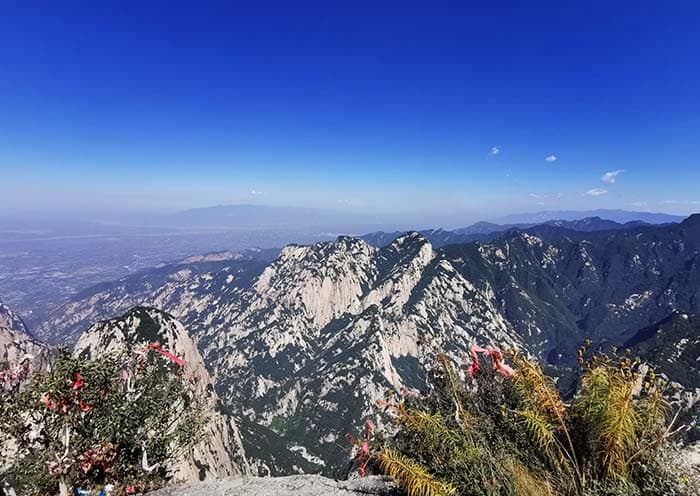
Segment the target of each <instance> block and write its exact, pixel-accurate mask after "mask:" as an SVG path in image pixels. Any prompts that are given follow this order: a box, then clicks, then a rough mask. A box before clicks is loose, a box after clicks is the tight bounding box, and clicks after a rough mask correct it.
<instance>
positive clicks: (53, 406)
mask: <svg viewBox="0 0 700 496" xmlns="http://www.w3.org/2000/svg"><path fill="white" fill-rule="evenodd" d="M0 408H1V409H2V411H0V430H1V433H0V435H2V436H3V439H2V441H3V445H4V446H5V447H8V446H13V445H14V446H16V449H15V450H9V451H7V450H6V452H5V453H4V456H5V458H6V459H5V460H3V466H5V467H6V469H5V470H4V473H3V474H2V478H3V479H5V480H8V481H11V483H12V485H13V486H14V487H15V489H16V490H17V492H18V494H23V495H37V496H38V495H42V496H43V495H47V494H57V493H58V491H59V483H63V484H65V486H66V487H67V488H68V489H71V488H83V489H85V488H91V489H94V488H97V487H100V486H101V485H104V484H113V485H114V486H115V488H116V491H115V493H113V494H124V490H125V488H126V487H127V486H134V488H136V489H137V490H139V489H140V490H146V489H153V488H157V487H160V486H162V485H163V484H164V483H165V482H166V481H167V480H168V478H169V477H170V476H171V474H170V473H169V471H168V467H169V464H170V463H171V462H172V461H173V460H175V459H176V458H177V457H178V456H179V455H180V454H181V453H182V452H183V451H184V450H187V449H188V447H189V446H190V445H191V443H193V441H195V440H196V438H197V436H198V434H199V432H200V431H201V428H202V426H203V422H204V419H203V417H202V409H201V406H200V404H199V403H198V401H197V399H196V398H195V397H194V394H193V385H192V384H191V383H190V381H189V380H188V379H187V377H186V376H185V375H184V371H183V369H182V368H181V367H179V366H177V365H176V364H174V363H172V362H171V361H169V360H167V359H164V358H163V357H162V356H161V355H159V354H157V353H154V352H146V353H145V354H144V355H141V356H139V355H128V354H115V355H107V356H103V357H100V358H97V359H94V360H83V359H79V358H76V357H74V356H72V355H71V354H70V353H68V352H67V351H65V350H63V351H60V352H59V354H58V356H57V358H56V360H55V362H54V363H53V365H52V367H51V371H50V372H48V373H45V374H40V375H37V376H35V377H34V378H33V379H32V380H31V382H30V383H29V384H28V385H27V386H26V387H24V388H21V389H18V390H17V389H16V390H13V391H5V392H3V393H2V395H1V396H0ZM144 453H145V455H144Z"/></svg>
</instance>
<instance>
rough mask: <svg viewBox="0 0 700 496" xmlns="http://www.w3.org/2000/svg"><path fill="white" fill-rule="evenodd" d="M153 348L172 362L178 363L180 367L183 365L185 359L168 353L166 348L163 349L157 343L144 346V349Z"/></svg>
mask: <svg viewBox="0 0 700 496" xmlns="http://www.w3.org/2000/svg"><path fill="white" fill-rule="evenodd" d="M149 350H153V351H155V352H158V353H160V354H161V355H163V356H164V357H165V358H167V359H168V360H170V361H171V362H173V363H176V364H178V365H179V366H180V367H182V366H184V365H185V361H184V360H183V359H182V358H180V357H179V356H176V355H173V354H172V353H170V352H169V351H168V350H164V349H163V348H161V347H160V345H159V344H158V343H151V344H149V345H148V346H146V351H149Z"/></svg>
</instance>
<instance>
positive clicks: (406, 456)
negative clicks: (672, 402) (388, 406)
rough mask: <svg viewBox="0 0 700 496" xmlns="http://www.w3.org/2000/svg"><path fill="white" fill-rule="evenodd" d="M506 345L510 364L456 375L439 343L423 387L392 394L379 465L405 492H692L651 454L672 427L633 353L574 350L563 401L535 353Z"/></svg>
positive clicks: (660, 449) (659, 392)
mask: <svg viewBox="0 0 700 496" xmlns="http://www.w3.org/2000/svg"><path fill="white" fill-rule="evenodd" d="M499 356H500V355H499ZM507 356H508V357H509V358H510V360H512V362H513V364H514V365H515V367H514V368H515V372H514V374H508V376H507V377H506V376H503V375H502V374H497V373H495V372H494V369H493V368H490V367H480V368H478V372H477V373H475V374H473V377H466V378H460V375H459V373H458V370H457V368H456V367H455V366H454V365H453V364H452V363H450V361H449V360H448V359H447V358H446V357H445V356H444V355H439V360H438V364H439V366H438V367H437V368H436V369H435V370H433V371H432V372H431V373H430V374H429V388H428V390H427V392H426V394H425V395H423V396H419V397H413V396H411V397H407V398H405V399H404V400H403V401H401V402H399V403H398V404H396V405H394V408H393V410H392V411H393V413H394V421H395V422H396V426H397V428H398V433H397V434H396V435H395V436H393V437H392V438H391V439H390V440H389V441H388V442H387V443H386V445H385V447H384V449H383V450H382V451H381V452H380V453H379V454H378V455H376V457H375V461H376V462H377V467H378V468H379V470H380V471H381V472H383V473H385V474H388V475H391V476H393V477H395V478H396V479H397V480H398V481H399V482H400V483H401V484H402V485H403V486H404V487H405V488H406V490H407V491H408V494H409V495H410V496H414V495H420V496H423V495H432V494H456V495H460V496H496V495H513V496H530V495H537V494H542V495H555V494H556V495H560V496H583V495H586V496H588V495H592V494H605V495H628V494H629V495H633V494H634V495H637V494H645V495H646V494H649V495H661V494H679V495H681V494H698V492H697V488H693V487H691V486H689V485H687V484H689V483H688V482H683V480H684V479H682V478H681V477H679V476H678V475H677V474H678V473H680V469H679V468H678V467H675V468H673V469H672V470H667V469H662V467H661V465H660V463H659V461H660V460H661V459H662V458H667V457H664V456H663V455H664V454H665V450H667V449H670V448H671V447H670V445H669V443H668V441H669V439H670V437H671V436H672V435H673V433H674V432H676V431H675V430H673V428H672V427H673V422H670V423H669V422H668V420H667V418H666V414H667V404H666V402H665V401H664V397H663V384H662V383H660V382H659V381H658V380H657V379H656V378H655V377H654V376H653V373H650V372H648V370H647V369H646V368H645V367H643V366H641V364H640V363H638V362H633V361H632V360H631V359H630V358H629V356H625V357H618V356H615V355H613V356H611V357H609V356H606V355H594V356H592V357H590V358H588V359H585V350H581V351H580V356H581V364H582V372H581V375H580V382H579V387H578V388H577V392H576V394H575V396H574V397H573V398H572V399H571V401H569V402H567V401H564V399H563V398H562V396H561V395H560V393H559V391H558V390H557V388H556V386H555V382H554V380H553V379H552V378H550V377H548V376H547V375H545V373H544V371H543V369H542V367H541V366H540V364H538V363H537V362H535V361H533V360H530V359H528V358H526V357H523V356H521V355H519V354H517V353H509V354H507ZM674 472H676V474H675V475H674ZM684 484H686V485H685V486H684ZM660 488H661V489H660Z"/></svg>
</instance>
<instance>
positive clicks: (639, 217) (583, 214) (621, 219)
mask: <svg viewBox="0 0 700 496" xmlns="http://www.w3.org/2000/svg"><path fill="white" fill-rule="evenodd" d="M587 217H600V218H601V219H606V220H612V221H614V222H618V223H621V224H625V223H627V222H634V221H641V222H645V223H647V224H665V223H669V222H681V221H682V220H683V219H684V218H685V217H684V216H682V215H671V214H665V213H653V212H631V211H628V210H609V209H599V210H586V211H580V210H544V211H541V212H536V213H523V214H511V215H506V216H505V217H500V218H498V219H494V220H493V222H495V223H498V224H542V223H544V222H547V221H551V220H579V219H583V218H587Z"/></svg>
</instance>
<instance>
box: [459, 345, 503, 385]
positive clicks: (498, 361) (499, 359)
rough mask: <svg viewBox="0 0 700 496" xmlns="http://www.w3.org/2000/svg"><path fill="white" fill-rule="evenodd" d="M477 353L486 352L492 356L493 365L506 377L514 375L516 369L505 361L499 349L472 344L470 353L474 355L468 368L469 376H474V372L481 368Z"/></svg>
mask: <svg viewBox="0 0 700 496" xmlns="http://www.w3.org/2000/svg"><path fill="white" fill-rule="evenodd" d="M477 353H484V354H486V355H488V356H489V357H491V361H492V362H493V367H494V368H495V369H496V372H498V373H499V374H501V375H502V376H503V377H505V378H506V379H510V378H511V377H513V374H514V373H515V371H514V370H513V369H512V368H511V367H509V366H508V365H506V364H505V363H503V354H502V353H501V352H500V351H499V350H495V349H493V348H482V347H480V346H472V347H471V348H469V355H470V356H471V357H472V363H471V365H469V368H468V369H467V374H469V377H474V374H475V373H476V372H477V371H478V370H479V357H478V355H477Z"/></svg>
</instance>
